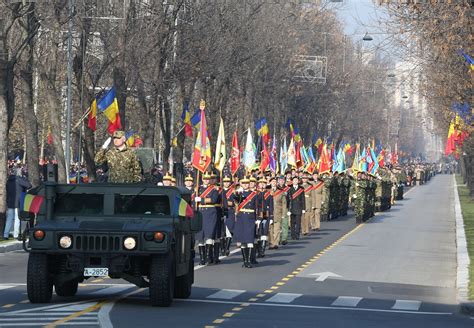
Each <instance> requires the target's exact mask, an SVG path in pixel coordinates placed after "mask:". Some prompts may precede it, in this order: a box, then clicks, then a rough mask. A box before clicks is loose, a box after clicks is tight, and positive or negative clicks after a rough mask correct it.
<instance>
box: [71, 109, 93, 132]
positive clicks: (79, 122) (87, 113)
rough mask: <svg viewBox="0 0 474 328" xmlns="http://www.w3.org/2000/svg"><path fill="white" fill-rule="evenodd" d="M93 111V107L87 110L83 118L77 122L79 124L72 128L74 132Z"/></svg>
mask: <svg viewBox="0 0 474 328" xmlns="http://www.w3.org/2000/svg"><path fill="white" fill-rule="evenodd" d="M91 110H92V108H91V106H89V108H87V110H86V112H85V113H84V114H83V115H82V116H81V118H80V119H79V120H78V121H77V123H76V124H75V125H74V126H73V127H72V129H73V130H75V129H77V127H78V126H79V125H80V124H81V122H82V121H83V120H84V119H85V118H86V117H87V115H89V113H90V112H91Z"/></svg>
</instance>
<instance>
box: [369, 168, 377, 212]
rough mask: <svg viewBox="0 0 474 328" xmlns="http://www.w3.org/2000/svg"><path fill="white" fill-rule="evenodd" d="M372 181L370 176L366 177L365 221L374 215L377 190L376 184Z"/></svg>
mask: <svg viewBox="0 0 474 328" xmlns="http://www.w3.org/2000/svg"><path fill="white" fill-rule="evenodd" d="M374 179H375V178H374V177H373V176H372V175H370V174H369V175H368V180H367V181H368V184H367V186H368V188H367V189H368V199H367V219H369V218H371V217H373V216H374V214H375V189H376V188H377V183H376V182H375V180H374Z"/></svg>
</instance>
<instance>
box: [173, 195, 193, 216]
mask: <svg viewBox="0 0 474 328" xmlns="http://www.w3.org/2000/svg"><path fill="white" fill-rule="evenodd" d="M176 204H177V205H178V209H177V212H178V215H179V216H184V217H188V218H193V217H194V211H193V209H192V207H191V206H190V205H189V204H188V203H187V202H186V201H185V200H184V199H182V198H181V197H178V196H177V197H176Z"/></svg>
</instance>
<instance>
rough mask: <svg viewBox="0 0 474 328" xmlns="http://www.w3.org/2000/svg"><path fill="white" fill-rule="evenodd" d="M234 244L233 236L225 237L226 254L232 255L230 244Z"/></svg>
mask: <svg viewBox="0 0 474 328" xmlns="http://www.w3.org/2000/svg"><path fill="white" fill-rule="evenodd" d="M231 244H232V237H227V238H226V239H225V255H226V256H229V255H230V245H231Z"/></svg>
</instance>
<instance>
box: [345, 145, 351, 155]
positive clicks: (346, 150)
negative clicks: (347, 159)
mask: <svg viewBox="0 0 474 328" xmlns="http://www.w3.org/2000/svg"><path fill="white" fill-rule="evenodd" d="M344 152H345V153H347V154H349V155H352V146H351V144H350V143H346V144H345V145H344Z"/></svg>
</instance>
